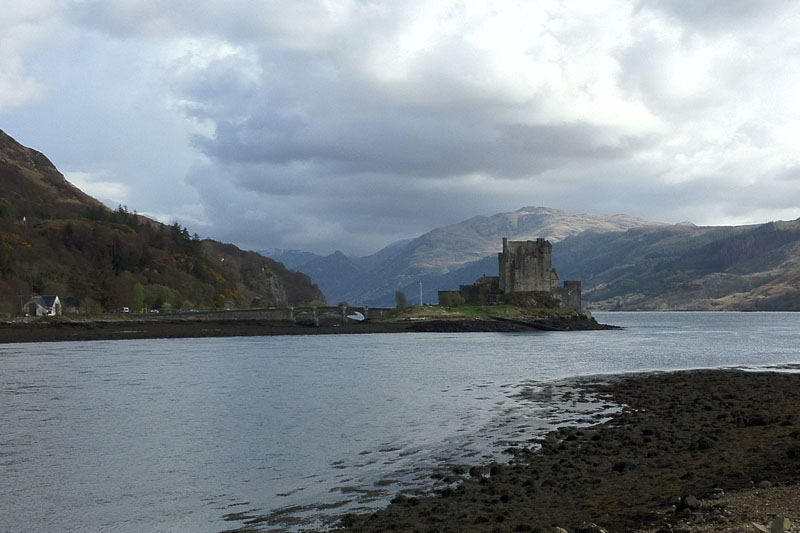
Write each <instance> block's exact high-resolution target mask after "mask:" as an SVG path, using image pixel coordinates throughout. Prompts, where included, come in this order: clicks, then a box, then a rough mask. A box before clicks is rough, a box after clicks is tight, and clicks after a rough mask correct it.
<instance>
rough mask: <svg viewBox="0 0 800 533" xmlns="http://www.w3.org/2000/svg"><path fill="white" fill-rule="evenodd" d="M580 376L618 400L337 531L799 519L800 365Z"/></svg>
mask: <svg viewBox="0 0 800 533" xmlns="http://www.w3.org/2000/svg"><path fill="white" fill-rule="evenodd" d="M581 387H582V390H583V391H585V393H586V394H593V395H596V397H597V398H598V399H599V401H603V402H615V403H618V404H621V405H623V406H624V408H623V410H622V411H621V412H620V413H619V414H617V415H615V416H614V417H613V418H612V419H611V420H610V421H607V422H604V423H602V424H599V425H596V426H592V427H588V428H560V429H559V430H557V431H554V432H552V433H550V434H549V435H548V436H547V437H546V438H544V439H541V440H539V441H538V442H535V443H531V446H529V447H517V448H513V449H510V450H509V452H510V453H511V454H512V455H511V456H512V459H511V461H510V462H508V463H504V464H491V465H485V466H476V467H474V468H472V469H470V470H469V473H468V474H465V475H463V476H462V478H463V481H461V482H460V483H458V484H454V485H453V486H451V487H447V488H445V489H443V490H440V491H439V492H438V493H436V494H433V495H425V496H420V495H404V494H398V495H397V496H396V497H395V498H394V500H393V503H392V504H391V505H390V506H389V507H388V508H386V509H383V510H381V511H378V512H376V513H373V514H367V515H350V516H347V517H345V519H344V520H343V522H342V524H341V526H342V531H353V532H367V531H376V532H377V531H420V532H422V531H442V532H448V531H452V532H456V531H459V532H460V531H548V532H554V531H562V530H566V531H569V532H576V531H596V532H599V531H602V530H605V531H608V532H620V531H628V532H649V533H655V532H658V533H667V532H679V531H683V532H695V531H698V532H699V531H709V532H717V531H753V532H757V531H759V529H758V527H757V525H758V526H762V527H763V526H766V531H770V525H771V523H772V522H773V521H774V520H775V519H776V518H777V517H786V518H788V519H789V520H790V523H791V524H794V525H792V526H790V528H789V529H786V530H787V531H798V528H797V522H800V498H799V497H798V496H799V495H800V491H799V490H798V483H800V374H793V373H779V372H748V371H742V370H697V371H685V372H674V373H664V374H648V375H633V376H628V377H623V378H615V379H611V380H606V381H594V380H592V381H586V382H584V383H582V384H581ZM459 473H461V474H464V473H463V472H459ZM557 528H561V529H557Z"/></svg>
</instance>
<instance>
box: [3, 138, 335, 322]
mask: <svg viewBox="0 0 800 533" xmlns="http://www.w3.org/2000/svg"><path fill="white" fill-rule="evenodd" d="M33 293H39V294H57V295H59V296H60V297H61V299H62V300H63V301H65V303H66V306H67V308H72V309H74V310H76V311H80V312H87V311H88V312H102V311H114V310H119V308H120V307H122V306H126V307H130V308H131V309H140V308H143V307H144V308H167V309H169V308H172V309H178V308H228V307H240V308H241V307H249V306H251V305H253V304H256V305H282V304H287V303H306V302H310V301H312V300H324V297H323V295H322V293H321V292H320V291H319V289H318V288H317V287H316V286H314V285H312V283H311V281H310V279H309V278H308V277H307V276H305V275H303V274H299V273H296V272H292V271H289V270H288V269H286V268H285V267H284V266H283V265H281V264H280V263H278V262H276V261H273V260H270V259H267V258H265V257H263V256H261V255H259V254H256V253H255V252H245V251H242V250H239V249H238V248H236V247H235V246H232V245H225V244H222V243H218V242H215V241H211V240H203V241H201V240H199V239H198V238H197V237H196V236H195V237H192V236H191V235H190V234H189V232H188V230H187V229H186V228H182V227H181V226H180V225H179V224H178V223H175V224H173V225H171V226H167V225H164V224H161V223H159V222H156V221H154V220H151V219H148V218H147V217H144V216H141V215H138V214H136V213H130V212H128V211H127V209H126V208H122V207H120V208H119V209H118V210H116V211H112V210H110V209H108V208H107V207H105V206H104V205H103V204H102V203H100V202H99V201H97V200H95V199H94V198H92V197H90V196H88V195H86V194H85V193H83V192H82V191H80V190H79V189H78V188H77V187H75V186H74V185H72V184H71V183H69V182H68V181H67V180H66V179H65V178H64V176H63V175H62V174H61V173H60V172H59V171H58V170H57V169H56V168H55V166H54V165H53V164H52V163H51V162H50V161H49V160H48V159H47V157H45V156H44V155H43V154H41V153H39V152H37V151H35V150H32V149H30V148H26V147H24V146H22V145H21V144H19V143H18V142H17V141H15V140H14V139H13V138H11V137H10V136H8V135H6V134H5V133H4V132H3V131H0V314H4V315H7V316H8V315H13V314H16V313H19V312H20V310H21V304H22V302H24V301H25V300H27V299H28V298H29V297H30V295H31V294H33Z"/></svg>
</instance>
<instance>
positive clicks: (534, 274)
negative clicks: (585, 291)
mask: <svg viewBox="0 0 800 533" xmlns="http://www.w3.org/2000/svg"><path fill="white" fill-rule="evenodd" d="M552 255H553V245H552V244H550V242H549V241H546V240H545V239H541V238H540V239H536V240H535V241H509V240H508V239H506V238H503V251H502V252H500V253H499V254H497V258H498V261H499V263H500V265H499V266H500V275H499V276H483V277H481V278H480V279H478V280H477V281H476V282H475V283H474V284H472V285H461V287H460V288H459V290H458V291H439V303H440V304H441V303H442V302H444V301H447V300H448V299H449V298H451V297H452V296H453V295H456V294H457V295H458V296H459V297H460V298H463V300H464V302H465V303H466V304H468V305H497V304H500V303H511V301H514V302H519V301H520V300H526V299H527V300H534V301H535V300H537V296H538V298H539V300H541V299H542V293H547V294H549V295H550V296H551V297H552V298H554V299H556V300H558V301H559V302H560V303H561V304H562V305H564V306H569V307H572V308H574V309H577V310H580V309H581V282H580V281H565V282H564V284H563V286H560V285H559V280H558V274H556V271H555V269H554V268H553V267H552V264H551V263H552ZM537 293H538V295H537Z"/></svg>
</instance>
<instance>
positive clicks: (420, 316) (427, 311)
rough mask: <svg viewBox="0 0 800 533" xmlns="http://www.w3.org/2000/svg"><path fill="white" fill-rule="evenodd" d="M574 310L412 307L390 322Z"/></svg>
mask: <svg viewBox="0 0 800 533" xmlns="http://www.w3.org/2000/svg"><path fill="white" fill-rule="evenodd" d="M574 312H575V311H574V310H572V309H553V308H550V307H547V308H544V307H541V308H528V307H518V306H514V305H486V306H483V305H461V306H458V307H442V306H439V305H426V306H419V305H415V306H411V307H407V308H405V309H401V310H395V311H394V312H393V313H392V314H391V316H389V317H387V320H389V321H395V320H463V319H465V318H488V317H501V318H537V317H545V316H559V315H571V314H573V313H574Z"/></svg>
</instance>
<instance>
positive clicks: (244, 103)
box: [0, 0, 800, 255]
mask: <svg viewBox="0 0 800 533" xmlns="http://www.w3.org/2000/svg"><path fill="white" fill-rule="evenodd" d="M2 11H3V13H2V17H0V129H3V130H4V131H6V132H7V133H8V134H10V135H11V136H13V137H15V138H16V139H17V140H19V141H20V142H22V143H23V144H25V145H28V146H31V147H33V148H36V149H38V150H40V151H42V152H44V153H45V154H46V155H48V156H49V157H50V158H51V159H52V160H53V162H54V163H55V164H56V166H58V168H59V169H60V170H61V171H62V172H63V173H64V174H65V175H66V176H67V178H68V179H69V180H70V181H72V182H73V183H75V184H76V185H78V186H80V187H81V188H82V189H84V190H85V191H86V192H88V193H90V194H92V195H94V196H96V197H98V198H100V199H102V200H104V201H105V202H106V203H108V204H109V205H112V206H116V205H117V204H124V205H127V206H128V207H129V208H130V209H131V210H133V209H136V210H137V211H139V212H142V213H146V214H149V215H151V216H154V217H156V218H159V219H160V220H163V221H165V222H172V221H175V220H178V221H180V222H181V223H182V224H184V225H185V226H187V227H188V228H189V230H190V231H191V232H193V233H194V232H197V233H199V234H200V235H201V236H204V237H212V238H215V239H218V240H223V241H228V242H234V243H236V244H238V245H240V246H243V247H245V248H248V249H264V248H273V247H279V248H300V249H306V250H312V251H316V252H319V253H329V252H332V251H333V250H336V249H340V250H342V251H344V252H345V253H349V254H356V255H360V254H368V253H372V252H375V251H377V250H378V249H380V248H381V247H383V246H385V245H387V244H389V243H390V242H392V241H394V240H396V239H400V238H408V237H414V236H417V235H419V234H421V233H424V232H426V231H428V230H430V229H432V228H435V227H437V226H441V225H444V224H449V223H454V222H458V221H460V220H463V219H466V218H469V217H472V216H475V215H490V214H493V213H498V212H504V211H512V210H515V209H518V208H520V207H522V206H527V205H539V206H547V207H555V208H560V209H565V210H568V211H573V212H589V213H625V214H630V215H637V216H641V217H643V218H647V219H649V220H656V221H663V222H680V221H684V220H691V221H693V222H695V223H697V224H740V223H755V222H764V221H768V220H775V219H785V220H786V219H795V218H798V217H800V98H798V96H797V94H798V87H800V31H798V28H800V3H798V2H796V1H795V0H726V1H724V2H721V1H716V0H714V1H712V0H661V1H659V0H629V1H612V0H609V1H602V2H599V1H596V0H587V1H577V0H572V1H566V0H565V1H548V0H536V1H534V0H530V1H525V0H516V1H512V0H486V1H483V0H468V1H450V0H398V1H392V0H383V1H382V0H277V1H272V0H171V1H162V2H156V1H154V0H26V1H25V2H4V5H3V8H2Z"/></svg>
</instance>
